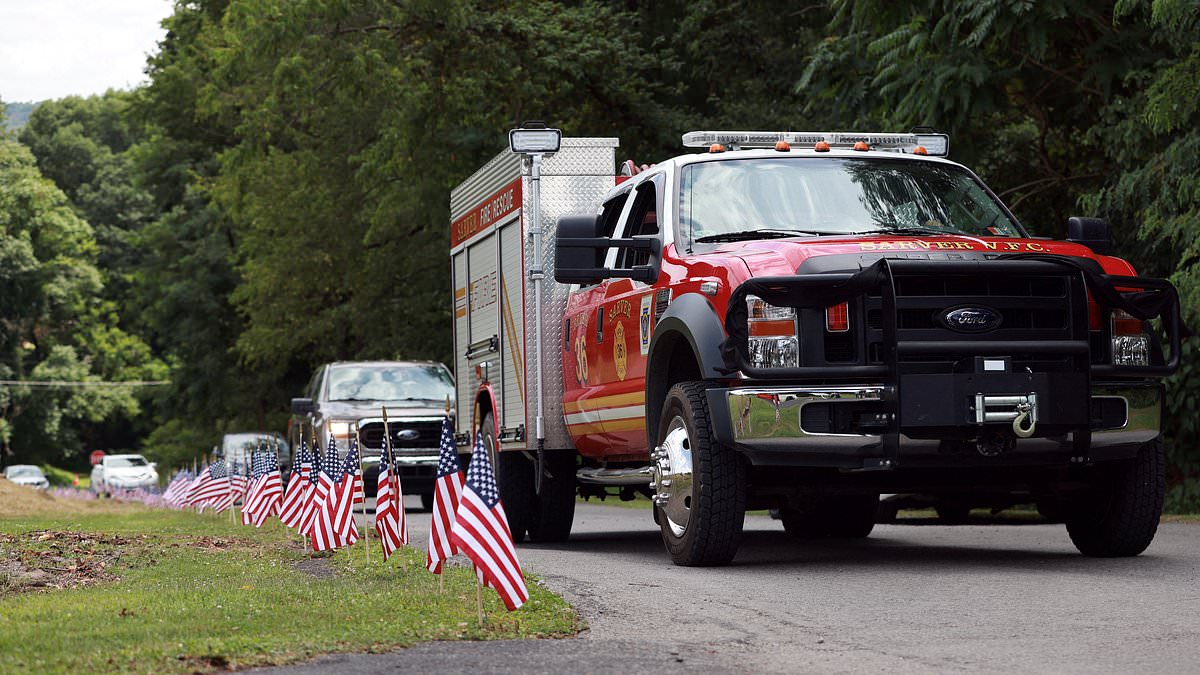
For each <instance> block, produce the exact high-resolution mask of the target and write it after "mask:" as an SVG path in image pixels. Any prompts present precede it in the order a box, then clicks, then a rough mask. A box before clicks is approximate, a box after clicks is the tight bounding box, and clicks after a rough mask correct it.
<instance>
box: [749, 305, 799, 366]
mask: <svg viewBox="0 0 1200 675" xmlns="http://www.w3.org/2000/svg"><path fill="white" fill-rule="evenodd" d="M746 310H747V312H748V315H749V320H748V324H749V325H748V328H749V331H750V341H749V345H748V346H749V351H750V365H752V366H754V367H755V368H795V367H796V366H798V365H800V340H799V339H798V338H797V337H796V309H795V308H794V307H776V306H775V305H772V304H769V303H767V302H766V301H764V300H763V299H762V298H759V297H756V296H753V295H751V296H748V297H747V298H746Z"/></svg>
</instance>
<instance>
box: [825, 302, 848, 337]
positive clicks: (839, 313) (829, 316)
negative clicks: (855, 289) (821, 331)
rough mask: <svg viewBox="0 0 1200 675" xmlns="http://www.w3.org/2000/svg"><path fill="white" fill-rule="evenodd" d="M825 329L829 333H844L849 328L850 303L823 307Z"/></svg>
mask: <svg viewBox="0 0 1200 675" xmlns="http://www.w3.org/2000/svg"><path fill="white" fill-rule="evenodd" d="M825 330H827V331H829V332H830V333H845V332H846V331H848V330H850V303H848V302H843V303H842V304H840V305H834V306H832V307H826V308H825Z"/></svg>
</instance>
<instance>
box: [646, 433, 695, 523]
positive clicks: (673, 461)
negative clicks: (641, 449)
mask: <svg viewBox="0 0 1200 675" xmlns="http://www.w3.org/2000/svg"><path fill="white" fill-rule="evenodd" d="M692 483H693V480H692V441H691V438H690V437H689V436H688V431H687V424H686V423H685V422H684V420H683V418H682V417H679V416H676V417H675V418H674V419H672V420H671V422H670V424H668V425H667V433H666V435H665V436H664V437H663V442H662V445H659V446H658V447H657V448H655V449H654V490H655V492H654V503H655V504H656V505H657V508H658V509H659V510H660V511H661V512H662V517H663V518H664V519H665V522H666V524H667V527H669V528H670V529H671V534H673V535H674V536H676V537H682V536H683V534H684V533H685V532H687V528H688V524H689V523H690V522H691V520H692Z"/></svg>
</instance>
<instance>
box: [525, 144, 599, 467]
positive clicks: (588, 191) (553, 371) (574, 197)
mask: <svg viewBox="0 0 1200 675" xmlns="http://www.w3.org/2000/svg"><path fill="white" fill-rule="evenodd" d="M574 140H580V139H574ZM600 140H603V141H607V140H610V139H600ZM563 144H564V147H563V151H560V152H559V154H558V155H557V156H556V157H558V158H561V159H562V160H563V163H562V166H565V167H568V168H570V167H575V166H588V167H593V168H594V169H597V170H598V169H600V168H601V167H603V173H601V172H600V171H597V173H596V174H593V175H545V174H543V175H542V184H541V192H542V203H541V208H542V228H543V230H544V234H543V236H542V242H543V246H542V267H543V269H544V270H545V274H546V278H545V281H543V282H542V357H543V362H542V363H541V364H536V363H535V359H536V356H535V355H534V354H533V353H530V354H528V355H527V356H526V362H527V363H528V364H529V366H528V368H529V369H528V371H527V372H530V373H533V372H534V370H533V369H534V368H535V367H537V368H540V370H541V372H542V380H543V386H544V389H545V391H542V392H539V391H537V382H536V379H535V378H534V377H532V376H531V377H528V378H527V380H528V382H527V385H526V386H527V387H528V390H529V395H528V396H527V397H526V416H527V419H528V420H529V430H530V433H529V438H530V439H531V440H530V447H534V446H535V445H536V443H535V442H534V440H533V439H534V437H535V435H536V431H535V428H534V425H535V423H536V419H537V396H542V397H543V398H542V413H543V415H544V424H545V426H544V429H545V432H546V447H548V448H569V447H573V446H572V443H571V437H570V435H569V434H568V433H567V425H566V422H565V420H564V419H563V409H562V399H563V389H564V386H563V381H562V349H563V344H562V335H563V315H564V314H565V312H566V308H567V294H568V289H569V286H567V285H564V284H560V283H558V282H556V281H554V236H555V232H556V231H557V226H558V219H559V218H560V217H561V216H565V215H570V214H578V213H597V212H598V211H599V208H600V201H601V200H602V199H603V198H604V195H605V194H607V193H608V191H609V190H610V189H612V187H613V181H614V177H613V172H614V168H615V166H616V162H615V147H616V146H615V144H614V145H604V146H600V147H594V146H588V147H582V148H578V150H579V152H580V154H581V155H583V157H582V158H573V157H572V156H571V155H572V154H573V153H572V152H571V151H570V150H569V149H568V146H567V145H566V139H564V141H563ZM543 166H544V165H543ZM523 201H524V204H523V205H522V213H525V214H528V213H529V206H530V203H531V202H530V194H529V191H528V190H526V191H525V193H524V197H523ZM524 225H525V259H526V261H532V260H533V240H532V238H531V237H530V236H529V226H530V223H529V222H528V221H526V222H525V224H524ZM525 288H526V290H525V292H526V299H525V307H526V317H525V326H526V328H527V330H531V329H532V327H533V325H534V298H533V284H532V283H528V284H526V287H525ZM527 344H528V345H529V349H530V351H531V352H532V351H533V341H532V340H529V341H527Z"/></svg>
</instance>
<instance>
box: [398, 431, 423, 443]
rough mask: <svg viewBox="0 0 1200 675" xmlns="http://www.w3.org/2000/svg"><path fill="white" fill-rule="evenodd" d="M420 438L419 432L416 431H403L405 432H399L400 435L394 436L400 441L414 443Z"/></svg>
mask: <svg viewBox="0 0 1200 675" xmlns="http://www.w3.org/2000/svg"><path fill="white" fill-rule="evenodd" d="M420 437H421V432H419V431H417V430H416V429H405V430H403V431H401V432H400V433H398V434H396V438H398V439H400V440H402V441H415V440H417V439H418V438H420Z"/></svg>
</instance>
